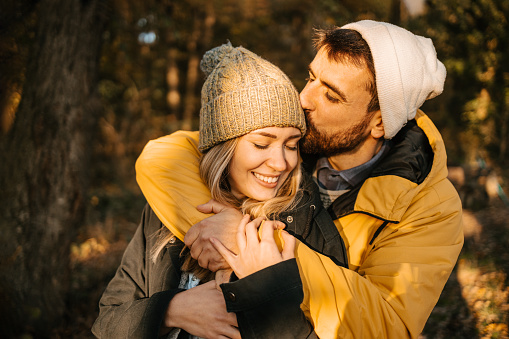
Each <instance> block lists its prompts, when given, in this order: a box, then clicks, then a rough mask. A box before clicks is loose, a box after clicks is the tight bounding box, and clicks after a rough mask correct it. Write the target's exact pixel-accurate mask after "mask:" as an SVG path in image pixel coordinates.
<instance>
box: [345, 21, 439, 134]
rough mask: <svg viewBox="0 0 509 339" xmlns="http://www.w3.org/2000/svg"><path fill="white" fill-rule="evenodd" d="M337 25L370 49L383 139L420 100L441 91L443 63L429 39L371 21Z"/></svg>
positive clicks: (412, 113)
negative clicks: (360, 37)
mask: <svg viewBox="0 0 509 339" xmlns="http://www.w3.org/2000/svg"><path fill="white" fill-rule="evenodd" d="M341 28H344V29H351V30H354V31H357V32H359V33H360V34H361V35H362V37H363V38H364V40H366V42H367V43H368V45H369V48H370V49H371V54H372V55H373V62H374V64H375V77H376V87H377V90H378V100H379V102H380V109H381V111H382V121H383V124H384V129H385V138H386V139H392V138H393V137H394V136H395V135H396V134H397V133H398V132H399V130H400V129H401V128H402V127H403V126H404V125H405V124H406V123H407V121H409V120H412V119H413V118H414V117H415V113H416V112H417V109H418V108H419V107H421V106H422V104H423V103H424V101H426V100H427V99H431V98H434V97H436V96H437V95H439V94H440V93H442V91H443V89H444V82H445V76H446V70H445V66H444V64H442V63H441V62H440V60H438V59H437V54H436V51H435V47H434V46H433V42H432V41H431V39H428V38H424V37H422V36H418V35H415V34H413V33H411V32H409V31H407V30H406V29H404V28H401V27H398V26H395V25H392V24H389V23H386V22H377V21H371V20H362V21H358V22H354V23H351V24H348V25H345V26H343V27H341Z"/></svg>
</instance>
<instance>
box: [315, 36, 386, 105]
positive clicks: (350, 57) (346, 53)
mask: <svg viewBox="0 0 509 339" xmlns="http://www.w3.org/2000/svg"><path fill="white" fill-rule="evenodd" d="M313 41H314V46H315V48H316V50H317V51H318V50H320V48H322V47H324V48H325V51H326V52H327V55H328V57H329V60H331V61H335V62H341V63H351V64H353V65H355V66H357V67H364V66H367V67H368V70H369V72H370V73H371V75H372V80H371V81H369V82H368V83H367V84H366V86H367V88H366V89H367V90H368V92H369V93H370V94H371V101H370V102H369V105H368V112H375V111H378V110H379V109H380V103H379V101H378V92H377V89H376V74H375V64H374V62H373V56H372V54H371V50H370V49H369V46H368V44H367V42H366V40H364V39H363V38H362V36H361V35H360V33H359V32H357V31H354V30H351V29H342V28H339V27H334V28H330V29H317V30H315V34H314V39H313Z"/></svg>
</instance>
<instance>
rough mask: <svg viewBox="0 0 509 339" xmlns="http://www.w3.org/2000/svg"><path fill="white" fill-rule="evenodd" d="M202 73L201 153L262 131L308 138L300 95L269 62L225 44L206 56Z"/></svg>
mask: <svg viewBox="0 0 509 339" xmlns="http://www.w3.org/2000/svg"><path fill="white" fill-rule="evenodd" d="M200 67H201V69H202V71H203V72H204V73H205V75H207V78H206V80H205V83H204V84H203V88H202V91H201V110H200V142H199V146H198V148H199V149H200V151H202V152H203V151H205V150H207V149H209V148H211V147H212V146H214V145H217V144H218V143H221V142H223V141H226V140H229V139H233V138H236V137H239V136H242V135H244V134H247V133H249V132H251V131H254V130H257V129H260V128H265V127H273V126H276V127H296V128H298V129H300V131H301V134H302V135H304V133H305V132H306V123H305V118H304V112H303V110H302V108H301V106H300V101H299V93H298V92H297V90H296V89H295V87H294V86H293V84H292V82H291V81H290V79H289V78H288V77H287V76H286V75H285V74H284V73H283V72H282V71H281V70H280V69H279V68H278V67H276V66H275V65H273V64H271V63H270V62H268V61H267V60H264V59H262V58H261V57H259V56H258V55H256V54H254V53H253V52H251V51H248V50H247V49H245V48H243V47H236V48H234V47H233V46H232V45H231V44H230V43H227V44H224V45H222V46H219V47H216V48H214V49H211V50H210V51H208V52H207V53H205V55H204V56H203V59H202V61H201V63H200Z"/></svg>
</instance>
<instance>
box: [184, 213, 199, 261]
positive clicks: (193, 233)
mask: <svg viewBox="0 0 509 339" xmlns="http://www.w3.org/2000/svg"><path fill="white" fill-rule="evenodd" d="M199 225H200V222H199V223H197V224H194V225H193V226H192V227H191V228H190V229H189V231H187V233H186V235H184V244H186V246H187V247H192V246H193V243H194V242H195V241H196V239H197V238H198V235H200V227H199ZM193 258H194V257H193Z"/></svg>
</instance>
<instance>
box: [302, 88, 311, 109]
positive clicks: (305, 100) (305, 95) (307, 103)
mask: <svg viewBox="0 0 509 339" xmlns="http://www.w3.org/2000/svg"><path fill="white" fill-rule="evenodd" d="M311 92H312V85H311V83H309V82H308V83H307V84H306V86H305V87H304V89H303V90H302V91H301V92H300V105H301V106H302V108H303V109H304V110H312V109H313V101H312V96H311Z"/></svg>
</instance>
